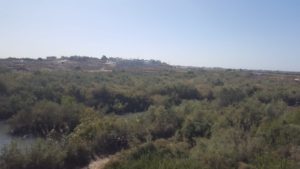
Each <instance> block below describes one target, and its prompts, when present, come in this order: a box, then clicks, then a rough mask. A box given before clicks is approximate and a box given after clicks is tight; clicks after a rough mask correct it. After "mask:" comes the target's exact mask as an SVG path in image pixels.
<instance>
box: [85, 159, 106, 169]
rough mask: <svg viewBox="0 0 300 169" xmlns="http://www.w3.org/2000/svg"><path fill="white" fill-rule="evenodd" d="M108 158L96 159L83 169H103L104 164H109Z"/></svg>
mask: <svg viewBox="0 0 300 169" xmlns="http://www.w3.org/2000/svg"><path fill="white" fill-rule="evenodd" d="M109 160H110V158H109V157H105V158H97V159H96V160H94V161H92V162H90V164H89V165H88V166H87V167H84V168H83V169H103V168H104V166H105V164H107V163H108V162H109Z"/></svg>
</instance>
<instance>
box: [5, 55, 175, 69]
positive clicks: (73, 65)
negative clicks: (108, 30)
mask: <svg viewBox="0 0 300 169" xmlns="http://www.w3.org/2000/svg"><path fill="white" fill-rule="evenodd" d="M0 67H2V68H6V69H12V70H20V71H37V70H83V71H91V72H98V71H99V72H110V71H113V70H130V71H136V70H143V71H156V70H165V69H170V68H172V66H170V65H168V64H166V63H163V62H161V61H158V60H144V59H122V58H112V57H110V58H107V57H106V56H103V57H102V58H101V59H100V58H95V57H88V56H70V57H65V56H62V57H60V58H57V57H55V56H49V57H47V58H45V59H42V58H38V59H31V58H7V59H0Z"/></svg>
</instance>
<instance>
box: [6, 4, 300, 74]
mask: <svg viewBox="0 0 300 169" xmlns="http://www.w3.org/2000/svg"><path fill="white" fill-rule="evenodd" d="M70 55H84V56H93V57H101V56H102V55H106V56H108V57H122V58H137V59H157V60H161V61H164V62H166V63H169V64H174V65H183V66H199V67H224V68H238V69H239V68H243V69H265V70H286V71H300V1H299V0H284V1H283V0H26V1H24V0H0V58H6V57H31V58H38V57H46V56H58V57H60V56H70Z"/></svg>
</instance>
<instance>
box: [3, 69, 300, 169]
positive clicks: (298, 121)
mask: <svg viewBox="0 0 300 169" xmlns="http://www.w3.org/2000/svg"><path fill="white" fill-rule="evenodd" d="M293 76H296V75H285V74H280V73H266V74H259V75H257V74H255V73H252V72H249V71H238V70H217V69H212V70H205V69H191V70H189V71H185V70H182V69H178V70H176V69H174V70H164V71H159V70H156V71H124V70H122V71H113V72H88V71H84V70H76V71H67V70H60V71H49V70H40V71H35V72H25V71H13V70H12V71H1V72H0V118H1V119H2V120H8V122H9V124H10V127H11V132H12V133H11V134H14V135H18V136H23V135H28V134H29V135H34V136H36V137H40V138H41V139H40V140H39V141H37V142H36V143H35V144H33V145H32V146H30V147H27V148H22V147H20V146H19V145H17V144H16V143H12V144H11V145H9V146H7V147H5V148H4V149H2V151H1V154H0V166H1V168H3V169H32V168H43V169H74V168H81V167H82V166H85V165H87V164H88V163H89V162H90V161H91V160H92V159H94V158H95V157H96V156H107V155H113V154H115V155H114V157H113V158H112V160H110V162H109V163H108V164H107V165H106V166H105V168H106V169H141V168H143V169H177V168H178V169H181V168H186V169H199V168H202V169H235V168H238V169H270V168H272V169H297V168H299V167H300V164H299V161H300V150H299V147H300V85H299V82H297V81H294V80H293Z"/></svg>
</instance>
